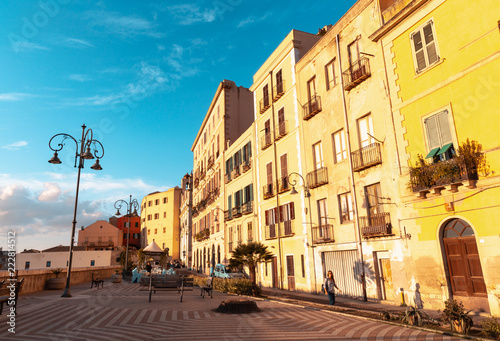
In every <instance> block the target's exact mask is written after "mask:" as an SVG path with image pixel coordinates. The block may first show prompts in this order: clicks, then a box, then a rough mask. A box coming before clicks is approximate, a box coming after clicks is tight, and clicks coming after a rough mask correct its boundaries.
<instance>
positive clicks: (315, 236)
mask: <svg viewBox="0 0 500 341" xmlns="http://www.w3.org/2000/svg"><path fill="white" fill-rule="evenodd" d="M334 241H335V238H334V236H333V225H331V224H328V225H321V226H314V227H313V228H312V242H313V244H320V243H333V242H334Z"/></svg>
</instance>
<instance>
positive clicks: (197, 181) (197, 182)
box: [194, 178, 200, 188]
mask: <svg viewBox="0 0 500 341" xmlns="http://www.w3.org/2000/svg"><path fill="white" fill-rule="evenodd" d="M199 184H200V179H199V178H196V179H194V188H198V185H199Z"/></svg>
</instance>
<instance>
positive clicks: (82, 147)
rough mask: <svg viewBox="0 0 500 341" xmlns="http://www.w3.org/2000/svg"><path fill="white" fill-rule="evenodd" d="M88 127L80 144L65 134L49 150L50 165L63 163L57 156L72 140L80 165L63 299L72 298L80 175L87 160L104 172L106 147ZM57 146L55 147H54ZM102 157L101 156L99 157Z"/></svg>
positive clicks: (95, 168) (83, 128)
mask: <svg viewBox="0 0 500 341" xmlns="http://www.w3.org/2000/svg"><path fill="white" fill-rule="evenodd" d="M85 128H86V126H85V124H84V125H82V139H81V140H80V144H78V141H77V140H76V139H75V138H74V137H73V136H71V135H69V134H65V133H60V134H56V135H54V136H52V138H51V139H50V140H49V148H50V149H51V150H53V151H54V156H53V157H52V158H51V159H50V160H49V163H51V164H54V165H58V164H60V163H62V162H61V160H59V157H58V156H57V152H59V151H61V150H62V149H63V147H64V145H65V144H64V141H66V140H68V139H71V140H73V142H75V147H76V149H75V150H76V152H75V168H76V167H77V164H78V176H77V180H76V196H75V209H74V212H73V227H72V229H71V244H70V245H69V261H68V275H67V277H66V287H65V288H64V292H63V294H62V297H71V294H70V290H69V283H70V279H71V264H72V261H73V244H74V242H75V227H76V211H77V206H78V191H79V190H80V173H81V170H82V168H83V165H84V161H85V160H91V159H94V158H96V161H95V163H94V164H93V165H92V166H91V167H90V168H91V169H93V170H102V167H101V165H100V164H99V159H101V158H102V157H103V156H104V147H103V145H102V144H101V142H99V141H98V140H95V139H94V137H93V132H92V129H90V128H89V129H87V130H85ZM55 138H61V141H60V142H59V143H57V145H55V144H56V142H55V141H54V143H52V141H53V140H54V139H55ZM53 145H55V146H53ZM92 145H93V152H91V151H90V148H91V146H92ZM98 145H99V146H100V152H99V149H98V148H97V147H98ZM99 155H100V156H99Z"/></svg>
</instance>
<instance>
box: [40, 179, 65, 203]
mask: <svg viewBox="0 0 500 341" xmlns="http://www.w3.org/2000/svg"><path fill="white" fill-rule="evenodd" d="M44 186H45V191H43V192H42V193H41V194H40V195H39V196H38V200H39V201H55V200H57V199H58V198H59V195H61V188H59V186H58V185H57V184H55V183H45V184H44Z"/></svg>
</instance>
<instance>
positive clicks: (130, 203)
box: [115, 195, 139, 277]
mask: <svg viewBox="0 0 500 341" xmlns="http://www.w3.org/2000/svg"><path fill="white" fill-rule="evenodd" d="M124 205H125V207H126V208H127V216H128V223H127V250H126V251H125V269H124V272H123V277H125V272H127V271H128V244H129V240H130V216H131V215H132V214H133V215H134V216H137V209H138V208H139V203H138V202H137V199H133V200H132V195H130V197H129V200H128V202H126V201H125V200H122V199H120V200H117V201H116V202H115V208H116V214H115V215H116V216H121V214H120V208H122V206H124ZM132 209H134V212H132Z"/></svg>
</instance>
